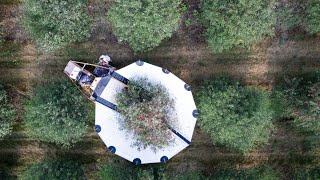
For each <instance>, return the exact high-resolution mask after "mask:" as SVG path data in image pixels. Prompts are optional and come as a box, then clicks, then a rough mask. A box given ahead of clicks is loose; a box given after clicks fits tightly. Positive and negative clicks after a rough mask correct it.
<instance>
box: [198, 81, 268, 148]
mask: <svg viewBox="0 0 320 180" xmlns="http://www.w3.org/2000/svg"><path fill="white" fill-rule="evenodd" d="M268 96H269V95H268V93H267V92H264V91H262V90H257V89H253V88H247V87H244V86H242V85H240V84H239V83H237V82H236V83H231V82H228V80H226V79H224V78H222V79H219V80H215V81H205V82H204V84H203V86H202V87H201V88H200V90H199V92H198V93H197V96H196V97H197V98H196V100H197V102H198V107H199V109H200V111H201V116H200V118H199V121H198V122H199V125H200V127H201V128H202V130H204V131H205V132H206V133H208V134H209V135H210V136H211V138H212V140H213V141H215V142H217V143H218V144H222V145H225V146H227V147H230V148H232V149H236V150H239V151H241V152H244V153H245V152H247V151H249V150H250V149H252V148H253V147H254V146H255V145H256V144H257V143H266V142H267V141H268V139H269V134H270V130H271V129H272V128H273V125H272V114H273V112H272V110H271V108H270V102H269V97H268Z"/></svg>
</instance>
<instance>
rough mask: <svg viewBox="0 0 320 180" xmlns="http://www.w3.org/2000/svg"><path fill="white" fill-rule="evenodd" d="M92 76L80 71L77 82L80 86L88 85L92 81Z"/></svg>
mask: <svg viewBox="0 0 320 180" xmlns="http://www.w3.org/2000/svg"><path fill="white" fill-rule="evenodd" d="M93 79H94V78H93V76H92V75H89V74H86V73H82V74H81V76H80V79H79V84H80V86H81V87H82V88H85V87H90V85H91V83H92V81H93Z"/></svg>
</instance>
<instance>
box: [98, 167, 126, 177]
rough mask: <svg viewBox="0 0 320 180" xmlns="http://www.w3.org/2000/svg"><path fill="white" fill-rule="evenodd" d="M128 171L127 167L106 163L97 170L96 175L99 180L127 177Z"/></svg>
mask: <svg viewBox="0 0 320 180" xmlns="http://www.w3.org/2000/svg"><path fill="white" fill-rule="evenodd" d="M129 175H130V171H129V170H128V169H127V168H124V167H120V166H117V165H115V164H107V165H105V166H102V167H101V168H100V170H99V174H98V177H99V179H101V180H118V179H129V178H128V176H129Z"/></svg>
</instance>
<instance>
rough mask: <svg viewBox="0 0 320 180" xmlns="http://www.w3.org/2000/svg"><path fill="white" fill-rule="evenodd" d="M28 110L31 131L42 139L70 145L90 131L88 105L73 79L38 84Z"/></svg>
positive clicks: (31, 134) (28, 122)
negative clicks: (73, 83)
mask: <svg viewBox="0 0 320 180" xmlns="http://www.w3.org/2000/svg"><path fill="white" fill-rule="evenodd" d="M25 110H26V115H25V125H26V127H27V131H28V134H29V135H30V136H32V137H35V138H37V139H39V140H42V141H45V142H51V143H56V144H58V145H62V146H63V147H70V146H72V145H73V144H74V143H76V142H78V141H80V140H81V138H82V137H83V136H84V134H85V132H86V129H87V124H88V120H87V118H88V112H87V105H86V102H85V100H84V98H83V96H82V95H81V93H80V92H79V91H78V90H77V89H76V88H75V87H74V86H73V85H72V84H71V83H70V82H67V81H57V82H51V83H48V84H46V85H43V86H39V87H37V88H36V89H35V90H34V94H33V96H32V98H31V100H29V101H28V103H27V105H26V107H25Z"/></svg>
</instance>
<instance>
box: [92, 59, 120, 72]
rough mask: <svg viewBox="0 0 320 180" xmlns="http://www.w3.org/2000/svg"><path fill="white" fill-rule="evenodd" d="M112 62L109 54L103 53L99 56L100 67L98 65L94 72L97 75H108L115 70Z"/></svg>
mask: <svg viewBox="0 0 320 180" xmlns="http://www.w3.org/2000/svg"><path fill="white" fill-rule="evenodd" d="M110 62H112V60H111V58H110V57H109V56H108V55H101V56H100V57H99V62H98V65H99V66H100V67H96V68H95V69H94V71H93V73H94V74H95V75H96V76H97V77H103V76H106V75H108V74H109V72H110V71H114V70H115V68H114V67H113V66H111V65H110V64H109V63H110Z"/></svg>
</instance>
